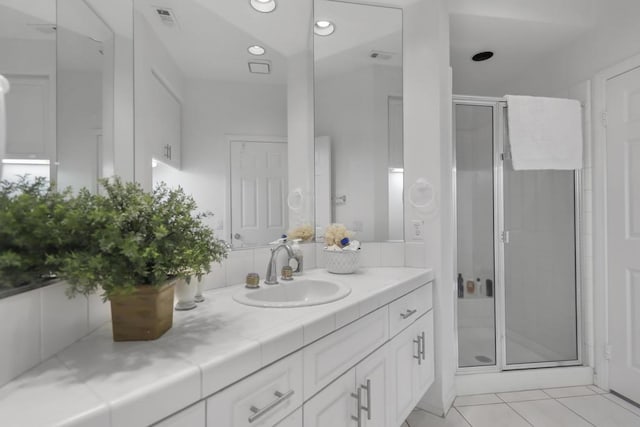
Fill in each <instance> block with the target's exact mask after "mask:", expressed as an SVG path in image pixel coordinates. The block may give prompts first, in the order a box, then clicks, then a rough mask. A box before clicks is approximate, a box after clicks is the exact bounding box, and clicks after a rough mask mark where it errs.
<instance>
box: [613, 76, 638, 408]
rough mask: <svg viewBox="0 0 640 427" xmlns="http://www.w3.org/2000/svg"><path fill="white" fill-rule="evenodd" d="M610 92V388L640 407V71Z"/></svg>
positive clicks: (615, 83)
mask: <svg viewBox="0 0 640 427" xmlns="http://www.w3.org/2000/svg"><path fill="white" fill-rule="evenodd" d="M606 91H607V119H608V120H607V121H608V123H607V144H606V149H607V242H608V243H607V245H608V247H607V253H608V256H607V259H608V285H609V343H610V345H611V360H610V364H609V370H610V371H609V386H610V388H611V389H612V390H614V391H616V392H618V393H620V394H622V395H624V396H626V397H628V398H629V399H632V400H634V401H635V402H639V403H640V68H636V69H634V70H631V71H628V72H626V73H624V74H621V75H619V76H617V77H615V78H613V79H611V80H609V81H608V82H607V87H606Z"/></svg>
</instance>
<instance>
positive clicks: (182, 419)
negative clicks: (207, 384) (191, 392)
mask: <svg viewBox="0 0 640 427" xmlns="http://www.w3.org/2000/svg"><path fill="white" fill-rule="evenodd" d="M206 421H207V420H206V415H205V403H204V401H201V402H198V403H196V404H195V405H193V406H190V407H188V408H187V409H184V410H182V411H180V412H178V413H177V414H174V415H172V416H170V417H169V418H167V419H165V420H162V421H160V422H159V423H158V424H155V427H205V426H206V425H207V423H206Z"/></svg>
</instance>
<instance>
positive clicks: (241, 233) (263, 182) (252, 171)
mask: <svg viewBox="0 0 640 427" xmlns="http://www.w3.org/2000/svg"><path fill="white" fill-rule="evenodd" d="M230 145H231V149H230V151H231V165H230V166H231V238H232V239H231V241H232V242H233V247H234V248H242V247H254V246H259V245H262V244H264V242H270V241H273V240H276V239H278V238H279V237H280V236H281V235H282V234H284V233H286V227H287V212H288V211H287V209H285V206H286V204H285V197H286V194H287V144H286V141H285V140H280V141H277V142H274V141H273V140H270V141H267V140H263V141H255V140H231V142H230Z"/></svg>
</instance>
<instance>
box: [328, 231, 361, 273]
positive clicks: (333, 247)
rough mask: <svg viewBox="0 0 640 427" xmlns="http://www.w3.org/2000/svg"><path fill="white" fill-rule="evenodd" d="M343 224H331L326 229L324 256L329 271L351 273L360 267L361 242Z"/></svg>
mask: <svg viewBox="0 0 640 427" xmlns="http://www.w3.org/2000/svg"><path fill="white" fill-rule="evenodd" d="M352 237H353V232H351V231H349V230H347V227H345V226H344V225H342V224H329V225H328V226H327V228H326V229H325V233H324V241H325V244H326V247H325V248H324V258H325V263H326V267H327V271H328V272H329V273H335V274H351V273H355V272H356V270H358V267H360V242H358V241H357V240H354V239H352Z"/></svg>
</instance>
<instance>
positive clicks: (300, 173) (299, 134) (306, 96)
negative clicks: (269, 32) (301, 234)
mask: <svg viewBox="0 0 640 427" xmlns="http://www.w3.org/2000/svg"><path fill="white" fill-rule="evenodd" d="M286 90H287V118H286V122H287V139H288V141H290V143H289V144H288V145H287V148H288V153H287V158H288V177H287V178H288V182H289V193H291V191H295V190H298V189H299V190H301V191H302V194H303V198H304V199H303V206H302V207H301V208H300V209H290V210H289V229H291V228H293V227H296V226H299V225H305V224H310V225H313V224H314V222H315V210H314V199H315V197H314V196H315V195H314V193H315V186H314V170H313V167H311V165H313V164H314V163H315V161H314V145H313V141H314V134H313V132H314V117H313V111H314V110H313V51H312V50H311V49H310V50H308V51H303V52H301V53H298V54H295V55H293V56H291V57H290V58H288V61H287V89H286ZM278 97H279V96H278Z"/></svg>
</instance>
